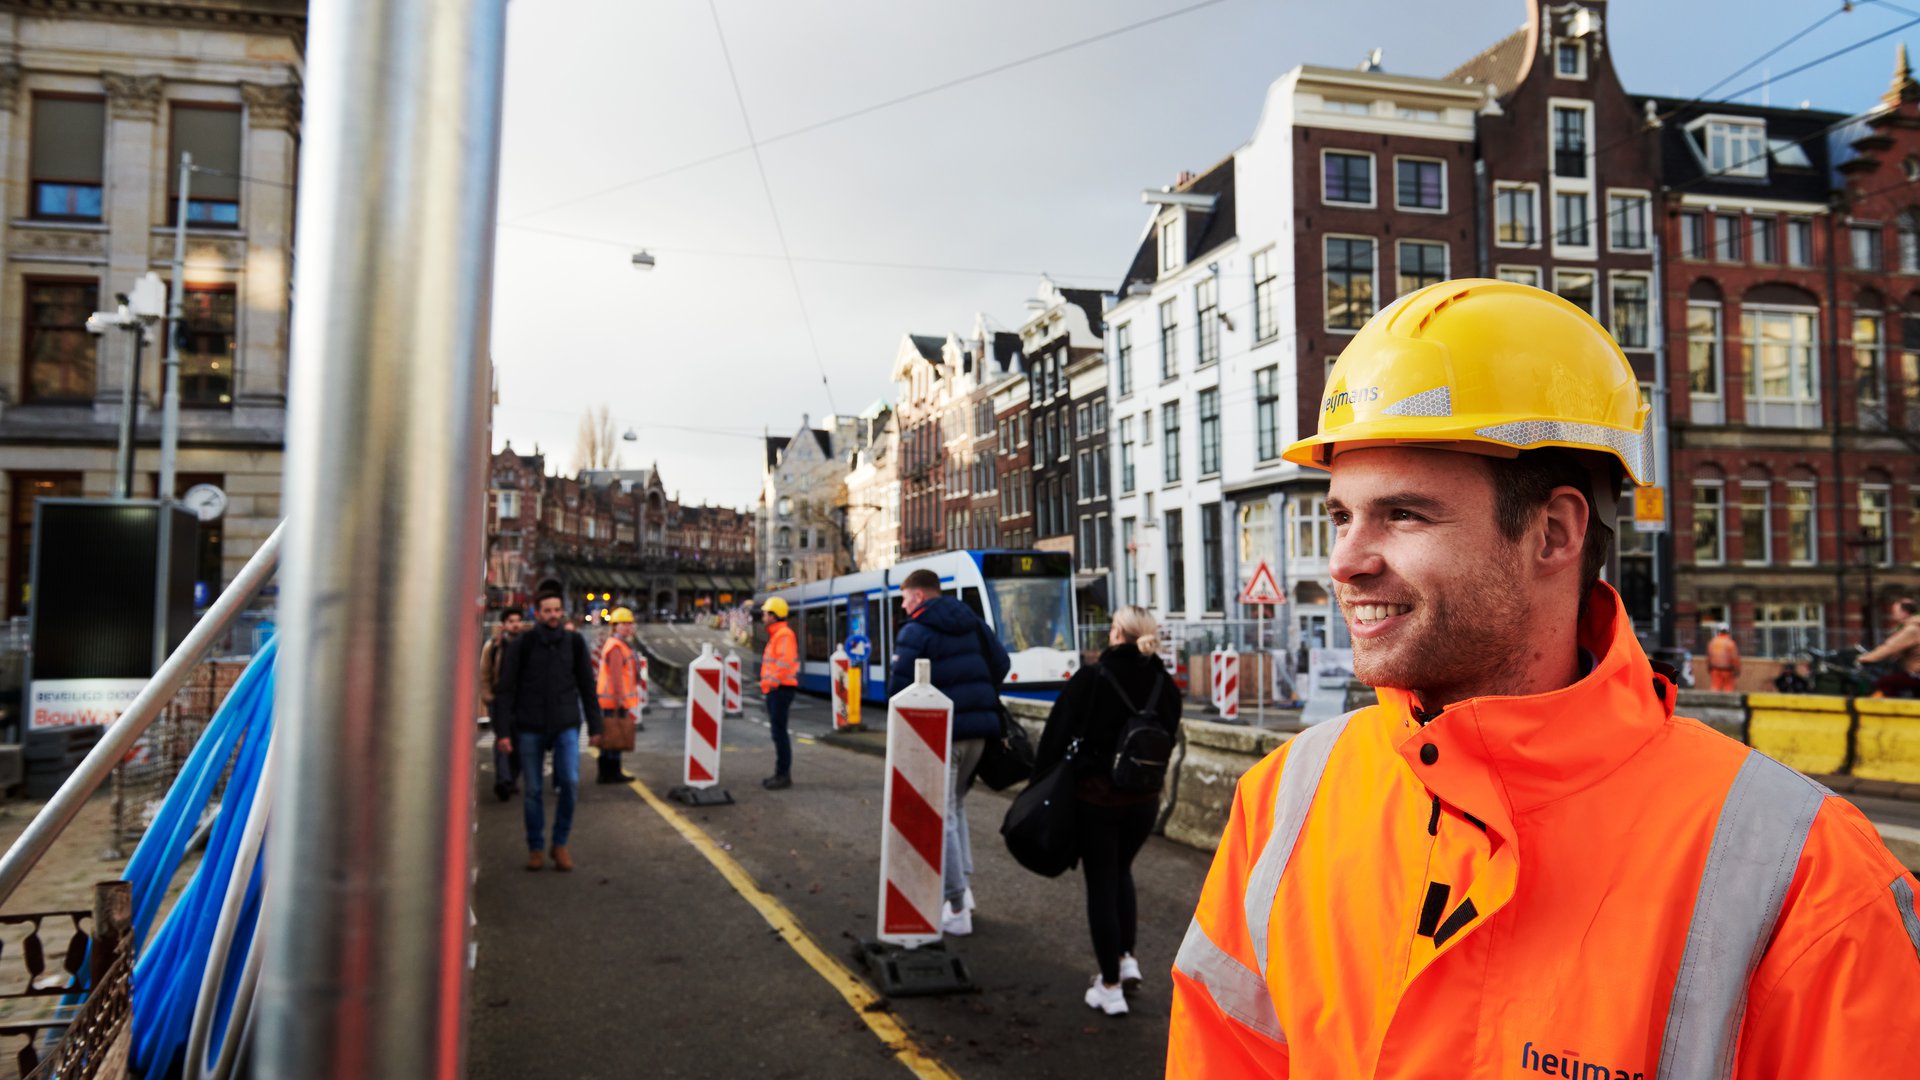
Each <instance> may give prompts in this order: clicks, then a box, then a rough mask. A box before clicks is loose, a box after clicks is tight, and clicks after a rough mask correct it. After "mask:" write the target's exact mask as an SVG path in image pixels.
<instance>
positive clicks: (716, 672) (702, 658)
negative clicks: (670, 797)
mask: <svg viewBox="0 0 1920 1080" xmlns="http://www.w3.org/2000/svg"><path fill="white" fill-rule="evenodd" d="M725 670H726V665H725V664H724V663H722V662H721V660H720V658H719V657H718V656H715V655H714V653H713V646H712V645H702V646H700V655H699V656H697V657H695V658H694V661H693V663H691V664H688V665H687V763H686V769H685V773H684V777H685V780H686V786H688V787H690V788H706V787H712V786H713V785H715V784H717V783H719V782H720V718H721V715H722V713H721V709H722V706H723V704H724V702H725V695H724V693H723V692H722V690H721V684H722V681H723V673H724V672H725Z"/></svg>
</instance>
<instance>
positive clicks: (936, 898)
mask: <svg viewBox="0 0 1920 1080" xmlns="http://www.w3.org/2000/svg"><path fill="white" fill-rule="evenodd" d="M932 669H933V664H932V662H931V661H928V660H917V661H915V662H914V672H913V675H914V678H913V683H912V685H910V686H908V687H907V688H906V689H904V690H902V691H900V692H899V693H898V694H895V695H894V696H893V699H892V700H891V701H889V702H888V703H887V789H886V796H885V802H884V807H883V810H882V814H883V820H884V824H883V826H882V830H881V834H880V907H879V911H880V934H879V940H881V941H883V942H887V943H889V944H893V945H898V946H901V947H902V948H908V949H913V948H918V947H920V946H922V945H927V944H930V943H932V942H936V941H939V940H940V917H941V907H942V906H943V905H944V904H945V902H946V897H945V890H944V888H943V887H942V885H941V869H942V861H943V859H944V858H945V856H946V836H947V828H946V813H947V760H948V758H949V756H950V755H951V753H952V750H953V702H952V700H950V699H949V698H948V697H947V695H945V694H943V693H941V692H940V691H938V690H936V689H934V686H933V683H932V681H931V679H932Z"/></svg>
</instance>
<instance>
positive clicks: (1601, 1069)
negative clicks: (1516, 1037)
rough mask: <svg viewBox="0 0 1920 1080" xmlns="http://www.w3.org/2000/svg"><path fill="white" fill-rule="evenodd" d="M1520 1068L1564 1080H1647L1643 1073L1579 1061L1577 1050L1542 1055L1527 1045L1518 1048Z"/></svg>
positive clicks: (1530, 1044) (1530, 1045)
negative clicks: (1563, 1079)
mask: <svg viewBox="0 0 1920 1080" xmlns="http://www.w3.org/2000/svg"><path fill="white" fill-rule="evenodd" d="M1520 1067H1521V1068H1522V1069H1524V1070H1526V1071H1528V1072H1538V1073H1546V1074H1547V1075H1548V1076H1559V1077H1563V1078H1565V1080H1647V1074H1646V1073H1643V1072H1628V1071H1627V1070H1625V1069H1616V1068H1613V1067H1612V1066H1609V1065H1601V1064H1599V1063H1597V1062H1592V1061H1581V1060H1580V1052H1579V1051H1577V1050H1562V1051H1560V1052H1559V1053H1558V1054H1543V1053H1541V1052H1540V1051H1538V1050H1535V1049H1534V1048H1533V1044H1532V1043H1528V1044H1526V1045H1525V1046H1522V1047H1521V1048H1520Z"/></svg>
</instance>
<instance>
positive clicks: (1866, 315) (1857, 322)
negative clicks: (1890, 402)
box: [1853, 311, 1887, 420]
mask: <svg viewBox="0 0 1920 1080" xmlns="http://www.w3.org/2000/svg"><path fill="white" fill-rule="evenodd" d="M1886 378H1887V332H1886V318H1885V317H1884V316H1882V315H1881V314H1880V313H1879V312H1877V311H1856V312H1855V313H1854V316H1853V379H1854V390H1855V393H1856V394H1857V395H1858V401H1859V403H1860V405H1861V406H1862V407H1863V408H1866V409H1877V408H1879V407H1880V406H1883V405H1885V404H1886V397H1885V395H1884V394H1883V393H1882V388H1883V387H1884V386H1885V384H1886ZM1865 419H1866V418H1865V417H1862V420H1865Z"/></svg>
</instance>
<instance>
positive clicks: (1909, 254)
mask: <svg viewBox="0 0 1920 1080" xmlns="http://www.w3.org/2000/svg"><path fill="white" fill-rule="evenodd" d="M1893 228H1894V240H1895V242H1896V243H1897V244H1898V247H1899V250H1898V251H1897V252H1896V256H1897V258H1898V259H1899V264H1898V265H1899V269H1900V272H1901V273H1903V274H1920V214H1916V213H1915V212H1914V211H1913V210H1912V209H1908V210H1905V211H1903V212H1902V213H1901V214H1900V220H1898V221H1896V222H1894V225H1893Z"/></svg>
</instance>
